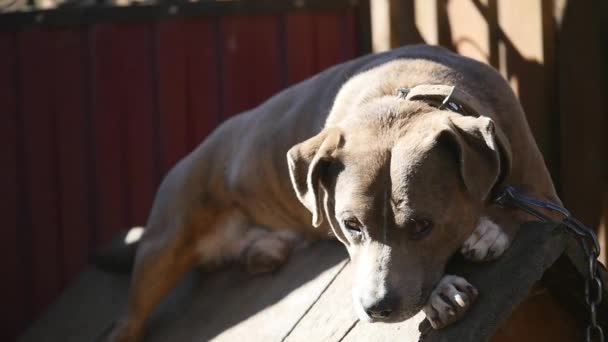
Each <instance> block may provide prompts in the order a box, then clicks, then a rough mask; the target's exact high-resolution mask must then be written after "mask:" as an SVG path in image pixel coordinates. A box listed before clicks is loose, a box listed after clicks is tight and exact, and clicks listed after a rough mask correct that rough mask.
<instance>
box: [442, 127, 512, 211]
mask: <svg viewBox="0 0 608 342" xmlns="http://www.w3.org/2000/svg"><path fill="white" fill-rule="evenodd" d="M447 126H448V127H447V128H446V129H444V130H442V131H441V133H440V139H442V138H445V139H448V140H450V141H451V144H453V146H455V147H456V149H457V152H458V155H459V164H460V173H461V177H462V180H463V182H464V185H465V186H466V188H467V190H468V191H469V192H470V193H471V195H472V196H474V197H475V198H476V199H479V200H481V201H485V200H486V199H487V198H488V196H489V195H490V192H491V191H492V189H493V188H494V186H495V185H496V184H497V183H498V182H500V181H501V180H502V179H504V177H506V175H507V174H508V172H509V169H510V167H511V148H510V146H509V143H508V140H507V139H506V136H505V135H504V133H503V132H502V131H501V130H500V128H498V127H497V126H496V125H495V124H494V122H493V121H492V119H490V118H488V117H485V116H480V117H471V116H463V115H457V116H452V117H450V118H449V119H447Z"/></svg>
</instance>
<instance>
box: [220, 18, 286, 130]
mask: <svg viewBox="0 0 608 342" xmlns="http://www.w3.org/2000/svg"><path fill="white" fill-rule="evenodd" d="M220 41H221V47H220V56H221V57H220V58H221V59H222V61H224V63H223V66H222V74H221V76H220V77H221V78H222V82H223V84H222V112H223V113H222V116H223V117H224V118H227V117H230V116H232V115H234V114H237V113H239V112H241V111H243V110H245V109H249V108H252V107H254V106H256V105H258V104H260V103H261V102H262V101H263V100H265V99H266V98H267V97H269V96H270V95H272V94H273V93H275V92H276V91H278V90H279V89H280V87H281V84H282V80H281V78H282V77H281V70H280V68H279V66H280V65H281V52H280V45H279V44H280V36H279V16H277V15H256V16H240V15H238V16H229V17H223V18H222V19H221V22H220Z"/></svg>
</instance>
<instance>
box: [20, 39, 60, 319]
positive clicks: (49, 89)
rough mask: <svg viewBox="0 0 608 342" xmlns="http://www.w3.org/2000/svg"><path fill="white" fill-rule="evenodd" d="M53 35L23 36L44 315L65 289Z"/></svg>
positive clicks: (37, 294) (32, 209) (35, 295)
mask: <svg viewBox="0 0 608 342" xmlns="http://www.w3.org/2000/svg"><path fill="white" fill-rule="evenodd" d="M52 38H53V36H52V35H51V34H50V33H48V32H45V31H39V30H31V31H25V32H22V33H20V34H19V40H20V42H19V54H20V64H19V65H20V68H19V69H20V70H19V74H20V77H21V86H22V87H21V89H20V90H19V91H20V93H21V94H22V101H21V103H20V106H21V108H22V115H23V125H24V126H23V127H24V138H25V165H26V166H25V171H26V177H27V186H26V196H27V197H28V203H27V204H28V206H29V212H28V214H29V217H28V219H29V223H30V227H29V229H30V232H31V245H30V246H29V247H30V248H31V250H30V251H31V256H32V262H33V265H32V270H31V272H32V277H31V280H32V285H31V286H32V290H33V292H32V294H31V296H32V303H33V307H34V310H33V313H34V315H37V314H38V313H40V312H42V310H44V308H46V306H47V305H48V304H50V303H51V301H52V300H53V298H55V296H56V295H57V294H58V293H59V291H60V289H61V287H62V284H63V270H62V260H61V259H62V258H61V255H62V252H61V251H62V248H63V247H62V245H61V240H62V234H61V230H60V228H59V224H60V222H59V219H60V218H59V208H58V201H59V198H60V196H59V194H60V192H59V191H60V189H59V185H58V177H59V176H58V174H57V170H58V166H57V136H56V125H57V122H56V115H57V104H56V102H55V101H54V96H53V94H54V87H55V84H54V80H53V68H52V67H51V66H52V65H53V64H52V61H49V60H46V62H44V61H42V60H41V58H42V56H45V57H46V56H52V44H53V39H52Z"/></svg>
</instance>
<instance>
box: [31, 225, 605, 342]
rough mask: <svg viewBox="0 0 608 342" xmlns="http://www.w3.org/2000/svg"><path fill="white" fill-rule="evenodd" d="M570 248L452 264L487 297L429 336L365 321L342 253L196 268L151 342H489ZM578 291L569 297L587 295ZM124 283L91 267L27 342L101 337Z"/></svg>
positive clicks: (157, 320) (414, 327)
mask: <svg viewBox="0 0 608 342" xmlns="http://www.w3.org/2000/svg"><path fill="white" fill-rule="evenodd" d="M571 246H572V240H571V239H569V238H568V237H567V236H566V235H564V234H563V232H562V231H561V230H559V229H556V227H555V225H550V224H531V225H527V226H525V227H524V229H522V231H521V232H520V234H519V235H518V237H517V238H516V240H515V242H514V244H513V246H512V247H511V248H510V249H509V251H508V252H507V253H506V254H505V255H504V256H503V257H501V258H500V259H499V260H497V261H495V262H491V263H482V264H477V263H469V262H464V261H463V260H460V258H455V260H454V262H453V263H452V264H451V265H449V266H448V272H449V273H451V274H458V275H463V276H465V277H466V278H467V279H469V281H470V282H471V283H472V284H473V285H475V286H476V287H477V288H478V289H479V292H480V297H479V299H478V302H477V303H476V304H475V305H474V307H473V308H472V310H471V311H470V312H469V313H468V314H467V315H466V316H465V317H464V318H463V320H462V321H460V322H459V323H457V324H454V325H452V326H450V327H448V328H447V329H444V330H441V331H432V330H430V329H428V322H426V321H424V320H423V318H424V317H423V315H422V314H419V315H417V316H415V317H414V318H412V319H410V320H408V321H406V322H403V323H400V324H380V323H376V324H370V323H364V322H361V321H359V320H358V319H357V317H356V316H355V313H354V310H353V306H352V299H351V285H352V279H351V278H352V271H353V268H352V267H351V265H350V264H349V262H348V260H347V255H346V252H345V251H344V248H343V247H342V246H340V245H338V244H337V243H335V242H327V241H326V242H319V243H315V244H313V245H312V246H310V247H307V248H305V249H302V250H299V251H297V252H296V253H295V254H294V255H293V257H292V258H291V260H290V262H289V263H288V264H287V265H286V266H285V267H284V268H282V269H281V270H280V271H279V272H277V273H276V274H273V275H265V276H255V277H254V276H250V275H247V274H246V273H245V272H243V271H241V270H240V269H238V268H231V269H228V270H224V271H220V272H213V273H199V272H192V273H191V274H189V275H188V276H187V277H186V279H185V280H184V281H182V283H181V284H180V285H179V286H178V288H177V289H176V290H175V291H173V293H172V295H171V296H170V297H169V298H168V299H167V301H166V302H165V303H164V304H163V305H161V307H160V308H159V309H158V310H157V312H156V313H155V315H154V317H153V318H152V319H151V320H150V323H149V329H148V337H147V339H146V341H208V340H213V341H281V342H283V341H287V342H295V341H351V342H352V341H396V340H399V341H418V340H419V337H420V332H419V331H423V332H425V336H424V339H423V341H424V342H428V341H487V340H489V339H491V337H492V335H494V333H496V331H497V330H498V331H499V332H500V329H501V326H502V325H503V324H504V322H505V321H506V320H507V319H508V318H509V316H510V314H511V312H512V311H513V310H514V309H515V308H516V307H517V306H518V305H519V303H520V302H521V301H522V300H524V298H526V296H527V295H528V294H529V293H530V291H531V289H532V287H533V286H534V284H536V283H537V282H538V281H539V280H540V279H541V277H542V276H543V274H544V273H545V271H546V270H547V268H549V267H550V266H551V265H556V264H555V261H556V259H557V258H558V257H559V256H560V255H564V256H567V257H570V254H572V252H570V253H568V252H567V253H566V254H564V251H567V250H568V248H569V247H571ZM575 264H577V265H576V269H575V271H576V272H581V270H579V269H578V266H579V265H578V263H575ZM554 267H555V266H554ZM579 285H580V284H578V285H577V284H574V285H572V286H571V287H570V288H571V292H572V293H575V294H576V293H579V292H581V291H582V287H581V286H579ZM127 287H128V276H126V275H114V274H110V273H105V272H102V271H98V270H96V269H94V268H91V269H89V270H88V271H86V272H85V273H83V274H82V275H81V277H80V278H79V279H78V281H76V282H75V283H74V284H73V285H72V286H71V287H70V288H69V289H68V290H67V291H66V292H65V293H64V294H63V295H62V297H61V298H60V299H59V300H58V301H57V302H56V303H55V304H54V305H53V306H52V307H51V309H50V310H49V311H48V312H47V314H46V315H44V316H43V317H42V318H41V319H40V320H39V321H37V322H36V323H35V324H34V325H33V326H32V327H31V328H30V329H29V330H28V331H27V332H26V333H25V334H24V335H23V336H22V337H21V339H20V341H23V342H28V341H62V342H63V341H102V340H104V338H103V337H104V336H105V335H106V334H107V332H108V330H109V328H110V327H111V323H112V321H113V320H114V319H115V318H116V317H117V316H118V314H119V312H120V310H121V309H122V306H123V305H124V302H125V299H126V292H127ZM604 307H605V305H603V306H602V307H601V308H600V313H602V314H603V313H604V311H605V310H604ZM602 316H603V315H602ZM601 319H604V317H601ZM421 322H422V323H421Z"/></svg>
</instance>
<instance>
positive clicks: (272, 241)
mask: <svg viewBox="0 0 608 342" xmlns="http://www.w3.org/2000/svg"><path fill="white" fill-rule="evenodd" d="M292 249H293V243H292V242H291V241H289V240H288V239H285V238H284V237H283V236H281V235H279V234H272V233H269V234H265V235H263V236H261V237H259V238H257V239H255V240H253V241H251V243H250V244H249V246H247V247H246V249H245V250H244V253H243V254H242V256H241V262H242V264H243V265H244V266H245V269H246V270H247V272H249V273H251V274H260V273H270V272H274V271H276V270H277V269H278V268H279V267H281V266H282V265H283V264H284V263H285V262H286V261H287V258H288V257H289V254H290V253H291V250H292Z"/></svg>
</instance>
